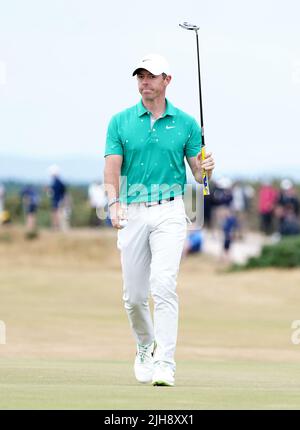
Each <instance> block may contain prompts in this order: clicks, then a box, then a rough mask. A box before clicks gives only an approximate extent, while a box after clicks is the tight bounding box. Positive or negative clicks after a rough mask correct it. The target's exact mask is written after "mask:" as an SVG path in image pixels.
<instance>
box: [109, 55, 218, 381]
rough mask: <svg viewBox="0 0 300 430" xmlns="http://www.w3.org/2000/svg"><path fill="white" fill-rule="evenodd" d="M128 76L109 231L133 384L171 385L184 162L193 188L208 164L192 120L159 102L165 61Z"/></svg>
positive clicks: (117, 122) (115, 140) (115, 127)
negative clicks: (134, 87)
mask: <svg viewBox="0 0 300 430" xmlns="http://www.w3.org/2000/svg"><path fill="white" fill-rule="evenodd" d="M133 76H136V77H137V83H138V89H139V92H140V94H141V96H142V98H141V100H140V102H139V103H138V104H137V105H135V106H133V107H131V108H129V109H126V110H124V111H122V112H120V113H118V114H116V115H115V116H113V118H112V119H111V121H110V124H109V126H108V131H107V140H106V149H105V176H104V181H105V185H106V190H107V194H108V206H109V210H110V217H111V219H112V224H113V227H115V228H117V229H118V248H119V250H120V252H121V264H122V273H123V299H124V305H125V309H126V311H127V314H128V318H129V322H130V325H131V328H132V331H133V334H134V337H135V340H136V344H137V353H136V357H135V362H134V372H135V376H136V379H137V380H138V381H139V382H142V383H147V382H152V384H153V385H162V386H163V385H165V386H173V385H174V383H175V379H174V374H175V366H176V364H175V358H174V356H175V348H176V340H177V326H178V299H177V294H176V282H177V274H178V270H179V264H180V259H181V255H182V250H183V246H184V242H185V238H186V230H187V217H186V214H185V208H184V202H183V193H184V186H185V184H186V170H185V163H184V160H185V158H186V160H187V162H188V164H189V166H190V168H191V170H192V173H193V175H194V177H195V179H196V181H198V182H201V180H202V169H205V170H206V172H207V174H208V177H210V176H211V173H212V170H213V168H214V160H213V158H212V156H211V154H209V153H208V154H207V155H206V158H205V160H201V153H200V151H201V130H200V127H199V125H198V124H197V122H196V120H195V119H194V118H192V117H191V116H189V115H188V114H186V113H185V112H183V111H181V110H179V109H178V108H176V107H175V106H173V105H172V104H171V103H170V102H169V100H167V99H166V96H165V94H166V89H167V87H168V85H169V84H170V82H171V73H170V68H169V65H168V63H167V61H166V60H165V59H164V58H163V57H161V56H159V55H148V56H146V57H145V58H143V59H142V60H141V61H140V62H139V63H138V64H137V65H136V66H135V68H134V69H133ZM124 208H126V210H124ZM124 219H127V223H126V221H125V222H124ZM124 225H125V227H124ZM150 294H151V296H152V298H153V302H154V315H153V319H152V316H151V313H150V309H149V302H148V299H149V295H150Z"/></svg>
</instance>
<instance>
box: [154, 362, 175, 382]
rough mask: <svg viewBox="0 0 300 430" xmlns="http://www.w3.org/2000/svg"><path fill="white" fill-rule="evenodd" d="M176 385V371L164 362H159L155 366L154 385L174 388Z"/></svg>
mask: <svg viewBox="0 0 300 430" xmlns="http://www.w3.org/2000/svg"><path fill="white" fill-rule="evenodd" d="M174 384H175V378H174V370H173V369H172V367H171V366H170V365H169V364H168V363H165V362H164V361H158V362H157V363H155V365H154V371H153V377H152V385H157V386H165V387H173V386H174Z"/></svg>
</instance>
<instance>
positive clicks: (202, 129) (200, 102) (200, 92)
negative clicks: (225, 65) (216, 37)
mask: <svg viewBox="0 0 300 430" xmlns="http://www.w3.org/2000/svg"><path fill="white" fill-rule="evenodd" d="M195 33H196V44H197V63H198V89H199V108H200V124H201V137H202V146H205V141H204V125H203V108H202V91H201V73H200V53H199V37H198V31H196V32H195Z"/></svg>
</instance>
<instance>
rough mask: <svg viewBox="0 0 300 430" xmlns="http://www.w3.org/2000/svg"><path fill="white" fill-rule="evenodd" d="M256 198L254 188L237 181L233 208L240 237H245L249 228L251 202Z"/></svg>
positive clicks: (233, 193) (234, 187) (233, 190)
mask: <svg viewBox="0 0 300 430" xmlns="http://www.w3.org/2000/svg"><path fill="white" fill-rule="evenodd" d="M253 196H254V188H253V187H251V186H250V185H244V184H243V183H242V182H241V181H236V182H235V184H234V185H233V187H232V202H231V207H232V209H233V211H234V214H235V216H236V218H237V221H238V231H237V234H238V237H239V238H240V239H241V238H242V237H243V236H244V233H245V230H246V228H247V214H248V211H249V209H250V202H251V200H252V198H253Z"/></svg>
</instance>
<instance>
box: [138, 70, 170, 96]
mask: <svg viewBox="0 0 300 430" xmlns="http://www.w3.org/2000/svg"><path fill="white" fill-rule="evenodd" d="M137 81H138V87H139V92H140V94H141V96H142V98H143V99H144V100H147V101H153V100H155V99H156V98H158V97H160V96H161V95H164V94H165V91H166V88H167V86H168V85H169V83H170V81H171V76H166V75H158V76H155V75H152V73H150V72H148V70H145V69H139V71H138V73H137Z"/></svg>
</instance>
